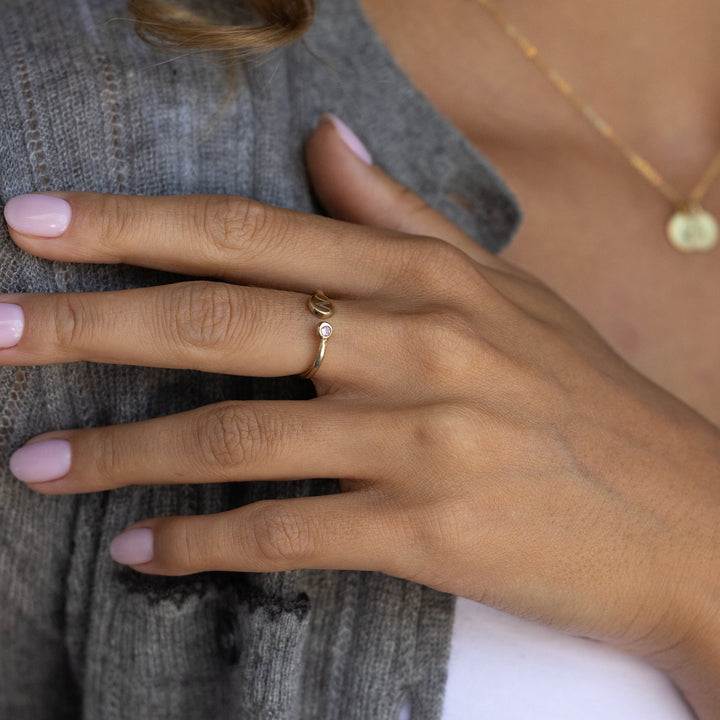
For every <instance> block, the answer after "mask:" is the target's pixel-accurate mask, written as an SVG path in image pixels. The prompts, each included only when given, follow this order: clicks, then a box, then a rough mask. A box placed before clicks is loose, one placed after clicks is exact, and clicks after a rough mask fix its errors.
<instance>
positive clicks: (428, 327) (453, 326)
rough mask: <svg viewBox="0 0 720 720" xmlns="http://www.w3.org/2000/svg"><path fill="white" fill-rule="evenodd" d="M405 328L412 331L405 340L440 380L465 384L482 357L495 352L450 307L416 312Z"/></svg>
mask: <svg viewBox="0 0 720 720" xmlns="http://www.w3.org/2000/svg"><path fill="white" fill-rule="evenodd" d="M405 332H406V334H410V335H411V337H406V338H405V340H406V342H407V343H408V346H409V347H411V348H412V349H413V355H414V357H415V358H417V360H418V362H419V363H420V365H421V367H422V368H423V370H424V372H425V373H426V374H427V375H430V376H432V377H434V378H437V379H438V380H439V381H440V383H441V384H447V383H455V384H457V383H458V382H460V384H461V385H463V386H464V385H465V383H466V382H467V380H468V378H471V377H473V374H474V373H473V368H474V367H476V366H477V363H478V361H479V359H480V358H482V357H487V356H488V354H490V353H491V352H492V349H491V348H490V346H489V345H488V343H487V341H485V340H484V339H483V338H482V337H481V336H480V335H478V332H477V328H475V326H474V325H473V323H472V322H471V321H470V320H469V319H468V318H467V317H465V316H464V315H462V314H460V313H457V312H455V311H453V310H452V309H450V308H448V309H447V310H446V311H444V312H443V311H433V312H429V313H424V314H421V315H417V316H415V318H414V322H410V323H409V324H408V326H407V327H406V329H405Z"/></svg>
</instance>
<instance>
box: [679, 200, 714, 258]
mask: <svg viewBox="0 0 720 720" xmlns="http://www.w3.org/2000/svg"><path fill="white" fill-rule="evenodd" d="M718 235H720V232H719V231H718V223H717V220H716V219H715V218H714V217H713V216H712V215H711V214H710V213H709V212H706V211H705V210H703V209H702V208H700V207H698V208H695V209H691V210H678V211H677V212H676V213H675V214H674V215H673V216H672V217H671V218H670V220H669V221H668V224H667V236H668V240H669V241H670V244H671V245H672V246H673V247H674V248H675V249H676V250H679V251H680V252H686V253H690V252H708V251H709V250H712V249H713V248H714V247H715V246H716V245H717V243H718Z"/></svg>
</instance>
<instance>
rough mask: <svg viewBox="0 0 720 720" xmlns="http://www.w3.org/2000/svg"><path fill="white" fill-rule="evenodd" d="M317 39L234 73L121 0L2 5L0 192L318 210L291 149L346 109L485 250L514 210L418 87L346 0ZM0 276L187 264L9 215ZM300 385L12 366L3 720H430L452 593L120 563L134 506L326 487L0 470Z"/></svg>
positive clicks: (3, 556)
mask: <svg viewBox="0 0 720 720" xmlns="http://www.w3.org/2000/svg"><path fill="white" fill-rule="evenodd" d="M319 5H320V10H319V17H318V19H317V21H316V24H315V26H314V27H313V29H312V30H311V32H310V33H309V35H308V36H307V38H306V39H305V41H303V42H301V43H298V44H297V45H295V46H294V47H292V48H290V49H288V50H284V51H281V52H276V53H275V54H273V55H272V56H271V57H270V58H267V59H264V60H263V61H262V62H259V63H257V64H253V65H249V66H247V67H244V68H241V69H240V71H239V77H238V80H237V83H238V88H237V95H236V97H234V98H233V101H232V103H230V104H229V106H227V105H228V104H226V106H223V101H224V100H225V99H226V97H227V89H228V76H227V74H226V73H225V71H224V70H223V69H222V68H221V67H220V66H219V65H218V64H217V63H216V62H214V61H212V60H208V59H203V58H201V57H197V56H195V57H180V58H176V59H174V60H172V61H171V62H169V61H168V59H169V57H171V56H168V55H167V54H164V53H162V52H159V51H157V50H154V49H152V48H150V47H149V46H147V45H145V44H144V43H142V42H141V41H140V40H139V39H138V38H137V37H136V36H135V34H134V32H133V29H132V25H131V23H130V22H129V20H128V16H127V12H126V8H125V0H3V2H2V3H0V202H2V203H4V202H5V201H7V200H8V199H9V198H10V197H13V196H14V195H18V194H20V193H24V192H29V191H34V190H94V191H101V192H110V193H136V194H147V195H163V194H178V193H194V192H203V193H236V194H242V195H247V196H250V197H253V198H257V199H258V200H261V201H263V202H266V203H272V204H277V205H282V206H286V207H292V208H296V209H299V210H303V211H311V212H319V211H320V210H319V208H317V207H316V205H315V204H314V201H313V197H312V194H311V192H310V189H309V187H308V182H307V179H306V175H305V172H304V169H303V163H302V145H303V141H304V139H305V138H306V137H307V135H308V133H309V132H310V131H311V129H312V128H313V127H314V125H315V123H316V121H317V118H318V116H319V114H320V113H322V112H324V111H331V112H334V113H336V114H337V115H339V116H340V117H341V118H344V119H345V120H346V121H348V122H349V123H350V124H351V125H352V126H353V128H354V129H355V130H356V131H357V132H358V134H359V135H360V136H361V137H362V138H363V139H364V140H365V141H366V142H367V144H368V146H369V148H370V150H371V151H372V152H373V154H374V156H375V158H376V159H377V160H378V162H379V163H380V164H381V165H383V166H384V167H385V168H386V169H387V170H388V171H389V172H390V173H391V174H392V175H394V176H395V177H397V178H398V179H400V180H401V181H403V182H405V183H406V184H408V185H409V186H410V187H412V188H413V189H415V190H416V191H417V192H418V193H420V194H421V195H423V196H424V197H425V198H426V199H427V200H428V201H429V202H430V203H432V204H433V205H435V206H436V207H437V208H439V209H440V210H442V211H444V212H445V213H446V214H448V215H449V216H450V217H451V218H452V219H453V220H455V221H456V222H458V223H459V224H460V225H461V226H462V227H463V228H465V229H466V231H467V232H468V233H470V234H471V235H473V236H474V237H475V238H477V240H478V242H481V243H483V244H484V245H485V246H486V247H488V248H490V249H492V250H498V249H499V248H501V247H502V245H503V244H504V243H505V242H507V241H508V239H509V238H510V237H511V235H512V232H513V230H514V228H515V226H516V224H517V221H518V210H517V207H516V205H515V203H514V201H513V199H512V198H511V196H510V194H509V193H508V191H507V189H506V188H505V186H504V185H503V184H502V182H501V181H500V180H499V178H498V177H497V175H496V174H495V173H494V171H493V170H492V168H490V167H489V165H488V164H487V162H486V161H485V160H484V159H483V158H482V157H480V156H479V155H478V154H477V153H476V152H475V151H474V149H473V148H472V147H471V146H470V145H469V144H468V143H467V142H466V141H465V140H464V139H463V138H462V137H461V136H460V135H459V134H458V133H457V131H455V130H454V129H453V128H452V127H451V126H450V125H449V124H448V123H447V122H446V121H445V120H444V119H443V118H442V117H441V116H440V115H439V114H438V113H437V111H436V110H434V109H433V108H432V107H431V106H430V105H429V104H428V102H427V101H426V100H425V99H424V98H423V97H422V96H421V95H420V94H419V93H418V91H417V90H416V89H414V88H413V87H412V86H411V85H410V83H409V82H408V80H407V79H406V78H405V77H404V76H403V75H402V74H401V72H400V71H399V70H398V69H397V67H396V66H395V65H394V64H393V62H392V59H391V58H390V56H389V54H388V52H387V50H386V49H385V48H384V47H383V45H382V44H381V43H380V41H379V40H378V38H377V37H376V36H375V35H374V34H373V32H372V30H371V28H370V27H369V26H368V24H367V22H366V21H365V19H364V17H363V16H362V13H361V11H360V9H359V8H358V7H357V5H356V0H324V2H322V1H321V2H320V3H319ZM0 263H1V264H0V291H2V292H22V291H36V292H58V291H67V290H80V291H91V290H106V289H118V288H130V287H135V286H142V285H152V284H163V283H168V282H173V281H176V280H178V277H177V276H172V275H169V274H163V273H159V272H154V271H150V270H143V269H139V268H134V267H128V266H83V265H70V264H66V263H60V262H48V261H45V260H40V259H37V258H34V257H31V256H29V255H26V254H24V253H23V252H21V251H20V250H19V249H18V248H17V247H15V245H14V244H13V243H12V242H11V241H10V239H9V237H8V234H7V230H6V228H5V227H4V226H0ZM311 393H312V386H311V385H310V383H308V382H307V381H302V380H299V379H297V378H289V379H288V378H285V379H276V380H275V379H272V380H259V379H252V378H250V379H248V378H238V377H230V376H221V375H212V374H205V373H199V372H190V371H188V372H185V371H171V370H161V369H148V368H132V367H123V366H114V365H99V364H88V363H77V364H72V365H60V366H54V367H31V368H24V369H17V368H1V369H0V452H1V454H2V458H3V462H2V464H1V466H0V473H2V477H1V478H0V578H1V582H0V719H1V720H44V719H47V720H62V719H63V718H72V719H73V720H78V719H79V718H86V719H87V720H120V719H127V720H146V719H147V720H150V719H152V720H159V719H176V718H177V719H180V718H182V719H183V720H185V719H187V720H210V719H212V720H215V719H224V718H249V719H252V720H264V719H266V718H267V719H268V720H269V719H271V718H272V719H273V720H281V719H282V720H290V719H293V720H294V719H296V718H297V719H302V720H311V719H312V720H319V719H323V720H324V719H326V718H327V719H331V718H338V719H340V718H342V719H343V720H395V719H396V718H397V715H398V712H399V709H400V707H401V706H402V705H403V704H404V703H405V702H407V701H408V700H409V701H410V703H411V705H412V708H413V715H412V717H413V719H414V720H435V719H436V718H438V717H439V715H440V712H441V707H442V694H443V687H444V680H445V672H446V661H447V656H448V649H449V637H450V632H451V628H452V612H453V598H452V597H450V596H447V595H443V594H441V593H438V592H435V591H432V590H429V589H427V588H424V587H421V586H419V585H414V584H412V583H408V582H404V581H401V580H397V579H394V578H389V577H385V576H382V575H379V574H373V573H362V572H319V571H312V572H289V573H282V574H275V575H249V574H233V573H224V574H223V573H205V574H200V575H195V576H192V577H189V578H152V577H146V576H141V575H139V574H137V573H134V572H133V571H132V570H129V569H127V568H122V567H120V566H118V565H116V564H115V563H113V562H112V560H111V559H110V557H109V555H108V544H109V542H110V540H111V539H112V538H113V537H114V536H115V535H116V534H117V533H118V532H120V531H121V530H122V529H123V528H124V527H125V526H126V525H127V524H129V523H131V522H133V521H135V520H138V519H140V518H145V517H152V516H159V515H170V514H190V513H212V512H218V511H222V510H225V509H228V508H232V507H237V506H239V505H242V504H245V503H249V502H253V501H255V500H258V499H261V498H267V497H279V496H299V495H304V494H316V493H321V492H328V491H333V490H334V489H335V484H334V483H333V482H332V481H327V480H325V481H315V482H301V483H283V484H278V483H272V484H268V483H244V484H240V483H235V484H225V485H217V486H201V487H138V488H128V489H121V490H117V491H112V492H103V493H96V494H91V495H85V496H76V497H43V496H41V495H37V494H34V493H32V492H31V491H29V490H28V489H26V488H25V487H24V486H23V485H22V483H19V482H17V481H16V480H14V479H13V478H12V476H11V475H10V473H9V472H8V470H7V458H8V456H9V455H10V453H11V452H12V451H13V450H15V449H17V448H18V447H19V446H20V445H22V444H23V443H24V442H25V441H26V440H28V439H29V438H31V437H32V436H34V435H36V434H37V433H40V432H44V431H47V430H53V429H61V428H73V427H89V426H96V425H107V424H112V423H125V422H134V421H138V420H142V419H145V418H149V417H155V416H159V415H167V414H170V413H176V412H180V411H183V410H187V409H189V408H194V407H198V406H201V405H205V404H208V403H212V402H217V401H221V400H227V399H247V398H255V399H259V398H264V399H280V398H284V399H286V398H305V397H309V396H310V395H311Z"/></svg>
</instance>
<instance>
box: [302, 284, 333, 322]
mask: <svg viewBox="0 0 720 720" xmlns="http://www.w3.org/2000/svg"><path fill="white" fill-rule="evenodd" d="M307 306H308V310H310V312H311V313H312V314H313V315H314V316H315V317H318V318H320V319H321V320H327V319H328V318H331V317H332V316H333V315H334V314H335V308H334V307H333V304H332V300H330V298H329V297H328V296H327V295H326V294H325V293H324V292H323V291H322V290H318V291H317V292H316V293H315V294H314V295H312V296H311V297H310V298H309V299H308V301H307Z"/></svg>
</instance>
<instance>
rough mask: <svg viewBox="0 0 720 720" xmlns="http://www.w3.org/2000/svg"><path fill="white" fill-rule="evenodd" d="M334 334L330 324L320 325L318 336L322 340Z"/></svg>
mask: <svg viewBox="0 0 720 720" xmlns="http://www.w3.org/2000/svg"><path fill="white" fill-rule="evenodd" d="M332 334H333V326H332V325H331V324H330V323H328V322H323V323H320V324H319V325H318V335H319V336H320V337H321V338H325V339H326V340H327V338H329V337H330V336H331V335H332Z"/></svg>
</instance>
